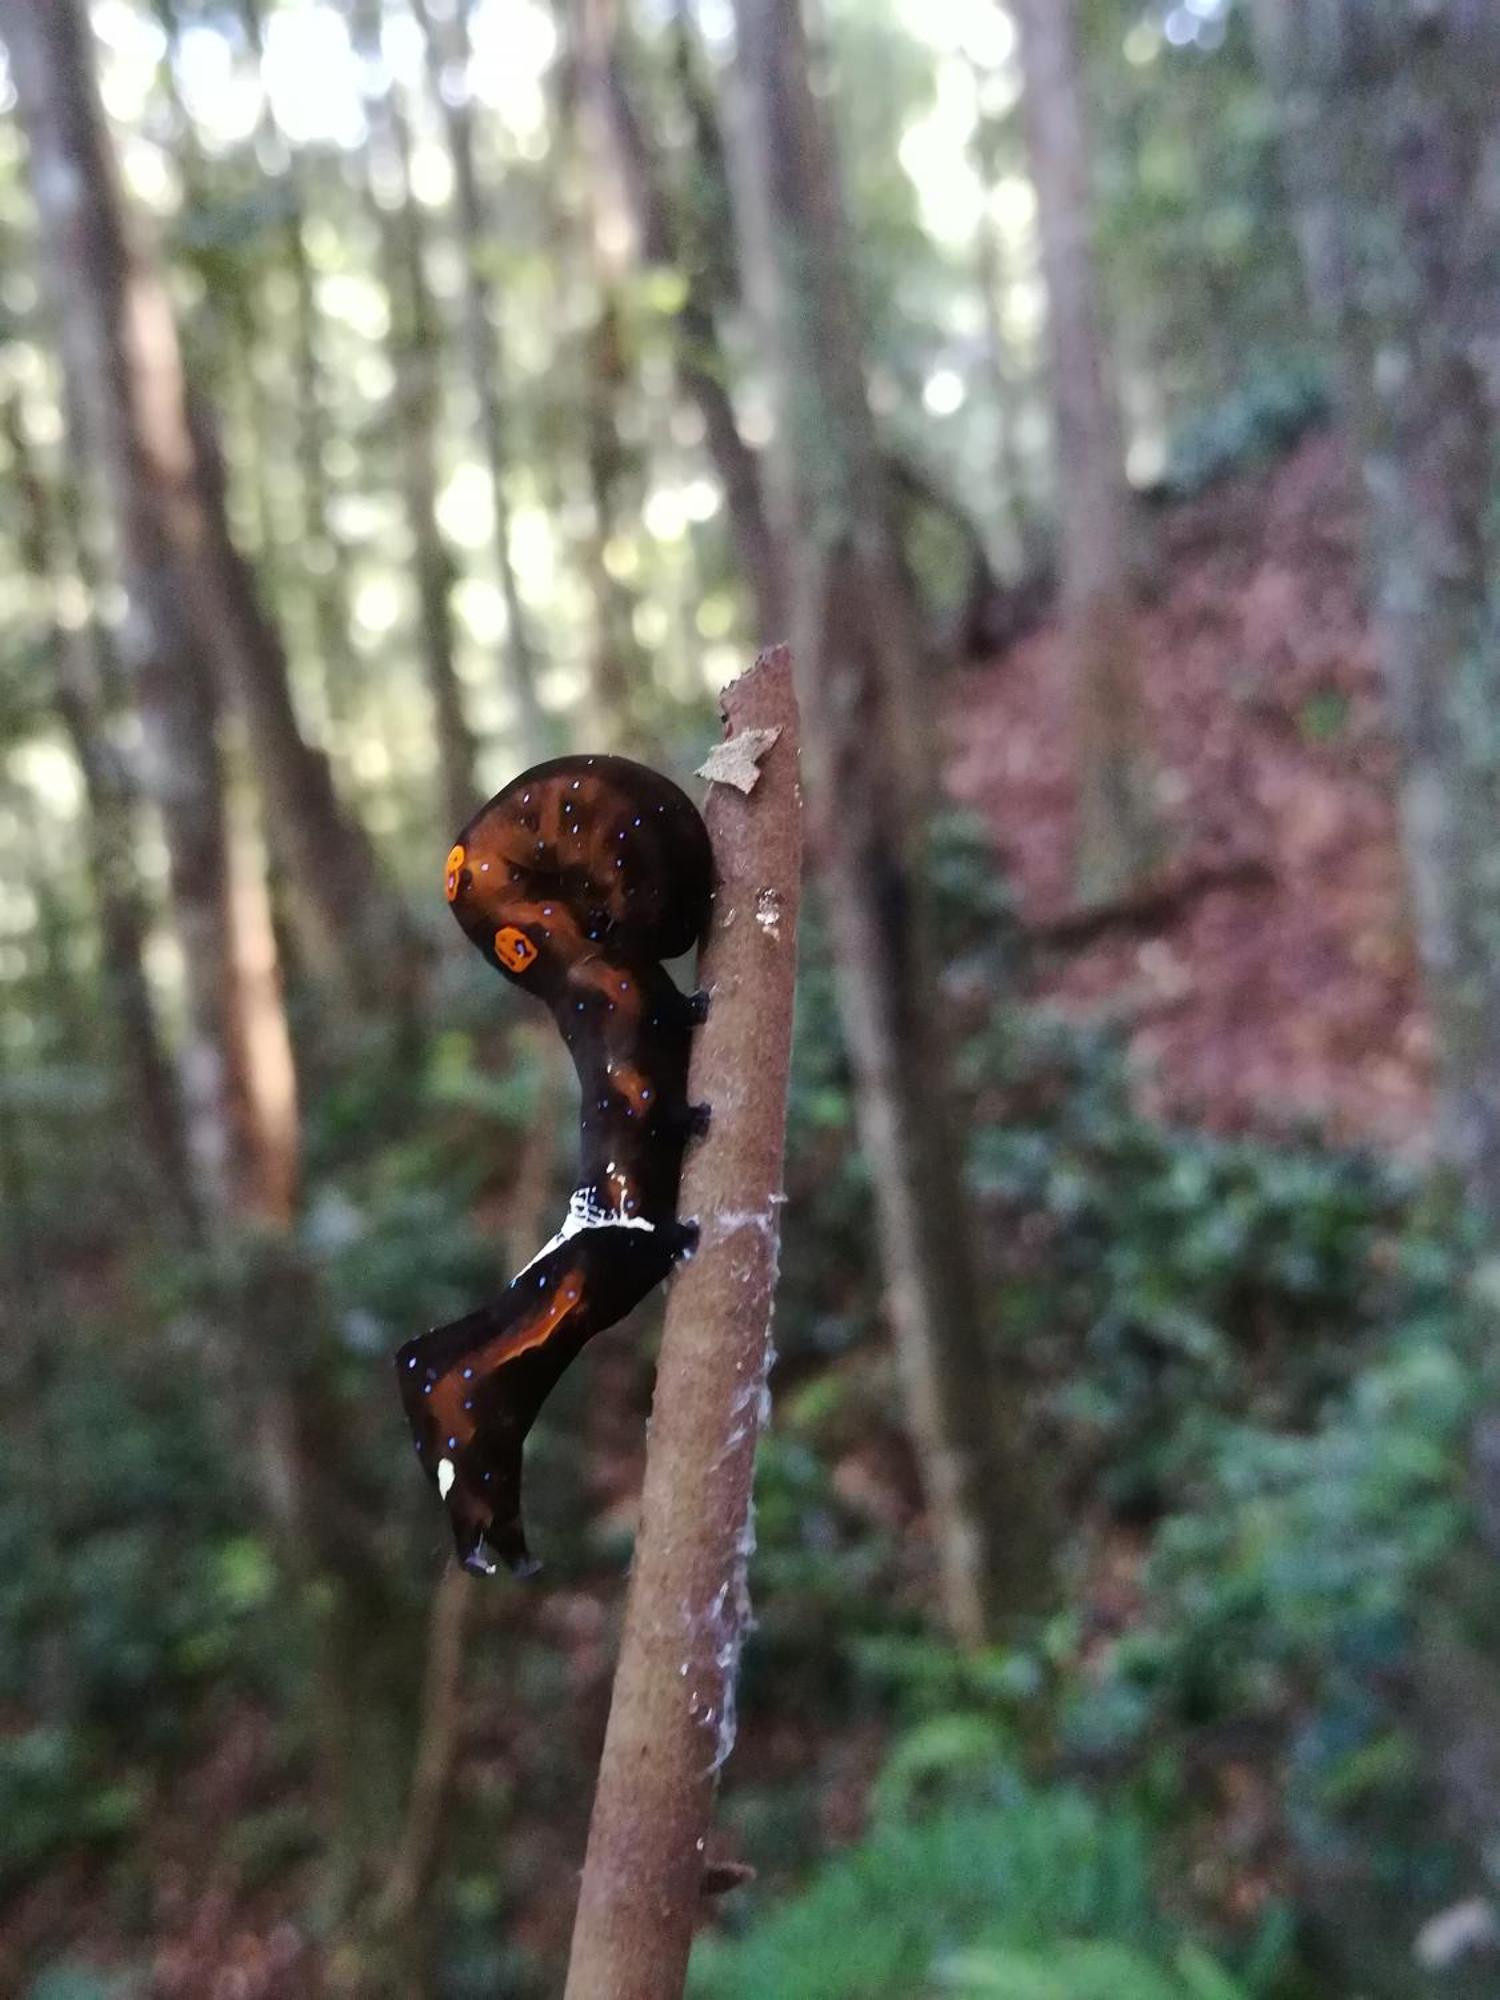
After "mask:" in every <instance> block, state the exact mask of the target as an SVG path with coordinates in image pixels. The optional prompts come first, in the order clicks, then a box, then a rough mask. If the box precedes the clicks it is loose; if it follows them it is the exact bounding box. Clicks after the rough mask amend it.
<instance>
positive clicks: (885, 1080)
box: [730, 0, 1045, 1644]
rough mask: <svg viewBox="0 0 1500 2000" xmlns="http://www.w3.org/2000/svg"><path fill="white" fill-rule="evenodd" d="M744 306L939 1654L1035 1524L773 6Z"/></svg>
mask: <svg viewBox="0 0 1500 2000" xmlns="http://www.w3.org/2000/svg"><path fill="white" fill-rule="evenodd" d="M735 16H736V23H737V28H738V64H737V72H736V83H737V96H738V104H737V113H738V115H737V117H736V119H735V122H734V125H733V127H732V128H731V139H732V145H731V152H730V161H731V166H732V169H733V172H734V177H735V193H736V197H737V206H738V216H737V221H738V224H739V229H740V233H741V241H742V246H743V268H744V273H745V290H746V294H747V296H748V297H749V299H750V300H751V301H752V303H753V305H754V307H755V309H756V311H757V313H758V316H759V318H760V321H761V325H762V327H763V328H764V329H765V333H766V341H765V344H766V349H767V352H768V354H769V355H770V357H771V361H772V367H773V374H774V387H775V390H776V394H777V403H778V423H777V437H778V440H779V449H778V451H777V453H776V456H775V460H774V469H775V471H776V472H777V474H778V487H779V493H778V499H779V503H780V527H781V532H782V536H783V547H784V548H785V550H786V551H787V562H788V566H789V569H790V571H791V578H792V590H793V593H794V606H795V609H794V623H793V633H794V648H795V651H796V656H797V663H798V669H799V676H800V679H799V688H800V692H801V698H802V710H803V729H804V744H805V761H806V770H807V779H808V795H809V808H810V814H811V846H812V852H813V855H814V859H815V864H816V865H817V867H818V868H819V871H820V873H821V876H822V882H823V889H824V901H825V903H826V906H827V910H828V915H829V921H830V924H831V926H832V930H833V941H834V951H835V960H836V973H837V982H838V991H839V1004H840V1011H841V1014H842V1018H843V1023H844V1033H845V1037H846V1040H847V1042H848V1046H849V1054H850V1059H851V1062H852V1065H853V1069H854V1076H855V1085H856V1109H857V1116H858V1122H859V1130H860V1137H861V1141H862V1145H863V1150H864V1153H865V1157H866V1161H867V1163H868V1168H869V1172H870V1176H871V1180H872V1183H873V1191H874V1199H875V1222H876V1227H877V1233H878V1237H879V1242H880V1247H881V1255H882V1258H883V1261H884V1270H885V1279H886V1292H887V1307H888V1311H889V1314H890V1319H891V1326H892V1331H893V1334H894V1336H895V1342H896V1349H897V1354H898V1357H899V1360H900V1364H901V1369H902V1375H903V1379H904V1382H905V1386H906V1395H907V1406H908V1414H909V1419H910V1424H911V1429H912V1435H913V1440H914V1443H915V1446H916V1450H917V1455H918V1459H919V1463H920V1467H921V1472H922V1477H923V1481H924V1485H925V1489H926V1494H927V1500H928V1506H929V1511H930V1517H931V1521H932V1527H933V1534H934V1538H935V1541H936V1544H937V1551H938V1558H939V1567H940V1574H941V1590H942V1603H943V1610H944V1614H945V1616H946V1619H947V1622H948V1625H949V1627H950V1629H951V1630H952V1631H953V1633H954V1635H955V1636H956V1637H957V1638H958V1639H960V1640H961V1641H963V1642H965V1643H970V1644H973V1643H977V1642H978V1641H979V1640H981V1639H982V1638H983V1637H984V1636H985V1635H986V1634H987V1633H991V1632H993V1631H994V1630H995V1629H996V1628H997V1627H998V1626H999V1624H1000V1623H1001V1622H1002V1620H1003V1619H1004V1618H1005V1617H1006V1616H1007V1615H1008V1614H1010V1613H1013V1612H1016V1611H1020V1610H1022V1609H1030V1608H1032V1607H1034V1606H1035V1604H1036V1603H1037V1601H1038V1598H1039V1596H1040V1594H1041V1591H1042V1588H1043V1579H1044V1571H1045V1560H1044V1543H1043V1539H1042V1535H1041V1532H1040V1512H1039V1509H1038V1507H1037V1504H1036V1500H1035V1496H1034V1495H1033V1493H1031V1492H1030V1491H1029V1490H1028V1485H1027V1481H1026V1480H1025V1478H1024V1477H1023V1473H1022V1467H1021V1463H1020V1459H1019V1455H1018V1451H1017V1442H1016V1438H1015V1435H1014V1432H1015V1423H1016V1412H1015V1410H1014V1408H1013V1407H1011V1408H1007V1407H1006V1406H1005V1405H1004V1403H1003V1400H1002V1399H1001V1397H1000V1396H999V1394H998V1391H997V1382H998V1373H999V1365H1000V1364H999V1357H998V1356H995V1355H992V1354H991V1353H990V1351H989V1349H988V1346H987V1343H986V1338H985V1332H984V1328H983V1324H982V1313H981V1309H980V1290H979V1283H978V1276H977V1266H976V1259H975V1250H974V1240H973V1226H972V1217H971V1212H970V1208H969V1204H968V1199H967V1195H966V1193H965V1190H964V1185H963V1156H964V1146H963V1138H962V1126H961V1123H960V1121H959V1120H958V1118H957V1116H956V1115H955V1108H954V1106H953V1104H952V1102H951V1098H950V1093H949V1088H948V1080H947V1079H948V1052H947V1048H946V1038H945V1036H944V1033H943V1030H942V1026H941V1023H942V1000H941V993H940V990H939V985H938V978H937V972H938V960H937V956H936V950H935V945H934V941H933V938H932V931H931V922H930V916H929V899H928V896H927V894H926V890H925V884H924V881H923V873H924V866H925V817H926V814H927V812H928V811H929V809H930V806H931V803H932V799H933V794H934V790H935V754H934V746H933V742H932V732H931V728H930V711H931V707H932V699H931V689H930V687H929V686H927V685H925V684H924V674H923V669H924V662H923V659H922V651H923V648H922V640H921V632H920V622H919V614H918V611H917V608H916V606H915V604H914V602H913V600H912V597H911V593H910V590H909V587H908V583H907V579H906V576H905V573H904V570H903V567H902V564H901V561H900V557H899V553H898V550H897V546H896V539H895V536H894V533H893V531H892V527H891V509H890V498H889V494H888V492H887V488H886V480H885V472H884V467H883V464H882V460H881V456H880V452H879V449H878V445H877V442H876V438H875V432H874V426H873V423H872V420H871V416H870V411H869V406H868V404H867V402H866V399H865V389H864V379H863V372H862V364H861V358H860V352H859V336H858V324H859V321H858V314H857V310H856V305H855V299H854V288H853V279H852V273H851V270H850V263H849V248H848V239H847V232H846V228H845V224H844V219H843V216H842V212H841V208H840V203H839V197H838V194H837V190H836V183H835V179H834V169H833V163H832V158H831V153H830V149H829V143H828V139H827V136H826V134H825V132H824V129H823V127H822V124H821V120H820V116H819V112H818V107H817V104H816V101H815V99H814V97H813V95H812V92H811V89H810V88H809V84H808V60H807V50H806V45H805V42H804V37H803V28H802V22H801V18H800V15H799V13H798V11H797V7H796V5H795V0H737V5H736V9H735Z"/></svg>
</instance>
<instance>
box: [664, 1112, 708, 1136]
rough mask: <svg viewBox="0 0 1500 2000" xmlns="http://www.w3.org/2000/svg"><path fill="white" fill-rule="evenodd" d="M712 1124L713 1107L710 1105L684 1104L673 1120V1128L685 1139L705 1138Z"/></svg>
mask: <svg viewBox="0 0 1500 2000" xmlns="http://www.w3.org/2000/svg"><path fill="white" fill-rule="evenodd" d="M712 1122H713V1107H712V1106H711V1105H708V1104H684V1105H683V1107H682V1109H681V1110H680V1111H678V1112H676V1113H675V1114H674V1115H673V1118H672V1125H673V1128H674V1129H675V1130H676V1131H678V1132H680V1133H681V1134H682V1136H683V1137H684V1138H685V1139H702V1138H704V1137H705V1136H706V1135H707V1132H708V1128H709V1126H710V1124H711V1123H712Z"/></svg>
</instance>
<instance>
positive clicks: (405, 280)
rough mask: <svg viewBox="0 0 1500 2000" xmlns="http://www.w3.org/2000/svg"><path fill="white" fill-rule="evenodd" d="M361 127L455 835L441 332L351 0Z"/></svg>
mask: <svg viewBox="0 0 1500 2000" xmlns="http://www.w3.org/2000/svg"><path fill="white" fill-rule="evenodd" d="M354 19H355V35H356V42H357V45H358V48H359V51H360V55H361V57H362V59H363V64H364V77H365V118H366V121H367V123H368V125H369V131H370V151H369V159H370V169H371V175H370V207H371V213H372V214H373V216H374V219H375V226H376V230H377V233H378V236H379V242H380V265H381V271H382V273H383V276H384V281H385V289H386V295H387V297H388V299H389V301H390V338H389V343H388V346H389V352H390V361H391V373H392V376H393V378H394V380H395V385H396V386H395V406H394V409H393V412H392V417H393V422H394V426H395V431H396V448H397V450H398V452H399V453H400V460H401V489H402V499H403V503H404V506H405V510H406V523H407V530H408V532H409V534H410V535H411V540H412V558H413V563H414V566H415V570H416V587H417V624H418V630H419V634H420V644H421V654H422V663H423V668H424V671H425V673H426V677H427V692H428V695H429V698H430V699H431V702H432V712H433V724H434V730H435V734H436V738H437V754H438V783H439V788H440V791H441V795H442V805H443V813H444V817H445V819H446V821H447V824H448V825H449V827H451V828H452V829H453V830H454V831H455V832H456V831H457V829H458V828H459V827H461V826H462V825H463V824H464V822H465V821H466V820H467V819H468V817H469V815H470V814H471V813H472V812H473V811H474V808H475V807H476V806H477V805H478V804H479V803H480V798H479V785H478V780H477V779H476V778H475V775H474V739H473V737H472V735H471V734H470V732H469V725H468V722H467V721H466V719H465V716H464V705H463V693H462V684H461V682H460V680H459V675H458V642H457V635H456V632H455V628H454V621H453V582H454V565H453V557H452V555H451V553H450V552H449V549H448V545H447V543H446V542H445V541H444V539H443V533H442V529H441V528H440V527H439V525H438V517H437V503H438V484H439V481H438V426H439V419H440V415H441V408H442V397H441V392H440V386H439V381H438V366H439V359H440V348H441V332H440V328H439V324H438V317H437V313H436V311H435V310H434V307H433V302H432V291H431V288H430V286H429V285H428V282H427V266H426V262H425V259H424V256H423V246H422V224H421V219H420V217H419V215H418V213H417V206H416V203H415V201H414V200H413V197H412V191H411V134H410V132H409V130H408V128H407V122H406V114H405V112H404V110H403V109H402V105H401V100H400V97H399V96H398V94H397V91H398V86H397V84H396V81H395V79H394V78H393V77H390V76H389V75H387V73H386V71H385V66H384V58H383V56H382V53H381V42H380V24H381V8H380V0H356V5H355V11H354Z"/></svg>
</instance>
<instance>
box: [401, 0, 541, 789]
mask: <svg viewBox="0 0 1500 2000" xmlns="http://www.w3.org/2000/svg"><path fill="white" fill-rule="evenodd" d="M411 5H412V11H413V13H414V14H415V15H416V17H417V20H418V22H419V23H420V25H421V29H422V34H423V38H424V44H425V48H426V55H427V70H428V76H429V78H430V80H431V83H432V93H433V96H434V97H435V98H436V100H437V103H438V107H439V110H440V111H441V113H442V118H443V129H444V131H445V133H446V135H447V140H448V157H449V159H450V161H451V162H452V166H453V195H454V206H455V210H456V214H457V223H458V248H459V255H460V260H461V263H462V267H463V287H464V348H465V356H466V359H467V362H468V369H469V380H470V386H471V388H472V391H473V395H474V403H475V408H476V410H477V412H478V416H479V434H480V438H481V440H482V442H483V445H484V456H485V463H486V466H487V467H488V470H489V475H490V487H491V491H492V495H493V506H494V515H495V570H496V574H497V576H498V578H499V582H500V595H501V598H502V600H503V602H504V604H505V619H506V628H507V630H506V650H507V655H508V663H509V675H508V678H509V682H510V688H509V692H510V695H511V698H512V700H513V702H514V704H515V711H516V732H515V733H516V739H517V745H518V754H519V757H520V759H521V760H522V761H524V762H527V763H532V762H535V761H537V760H538V759H539V758H541V757H543V756H545V754H546V752H547V748H548V744H549V742H550V740H551V735H552V731H551V726H550V724H549V723H548V720H547V717H546V715H545V713H544V712H543V710H542V706H541V702H540V700H539V698H538V695H537V687H536V683H537V672H538V662H537V657H536V649H535V647H534V645H533V644H532V640H531V634H530V626H529V621H528V618H527V613H526V607H525V605H524V604H523V602H522V599H521V587H520V584H519V582H518V581H517V578H516V567H515V563H514V561H513V560H512V557H511V552H510V501H509V497H508V489H509V485H510V453H509V450H508V448H507V441H506V429H507V426H506V419H505V410H504V406H503V404H502V401H501V397H500V391H499V389H498V388H497V386H496V381H497V377H498V375H499V373H500V362H499V357H498V354H497V346H498V336H497V332H496V329H497V327H498V326H499V313H498V311H497V299H496V289H495V286H494V284H493V282H492V281H491V279H490V277H489V275H488V264H489V261H490V244H491V239H492V238H493V236H494V225H493V223H492V222H491V221H490V219H489V217H488V216H487V215H486V213H485V200H484V196H483V194H482V192H481V190H480V184H479V173H478V169H477V167H476V165H475V160H474V119H473V110H472V102H471V96H470V90H469V65H470V61H471V56H470V50H469V20H468V17H469V11H470V7H471V5H472V0H454V4H453V7H452V12H451V14H450V16H449V18H448V20H447V21H446V22H442V21H439V20H437V19H436V18H435V17H434V15H433V11H432V8H431V7H430V5H429V4H428V0H411Z"/></svg>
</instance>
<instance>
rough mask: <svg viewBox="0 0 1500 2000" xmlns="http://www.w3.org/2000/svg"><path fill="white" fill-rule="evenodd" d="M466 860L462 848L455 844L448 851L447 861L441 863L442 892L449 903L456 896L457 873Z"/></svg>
mask: <svg viewBox="0 0 1500 2000" xmlns="http://www.w3.org/2000/svg"><path fill="white" fill-rule="evenodd" d="M467 860H468V856H467V854H465V852H464V850H463V848H462V846H460V845H459V844H457V843H455V844H454V845H453V846H452V847H450V848H449V849H448V859H447V860H446V861H445V862H444V863H443V892H444V894H445V895H446V896H447V898H448V901H449V902H450V903H451V902H452V901H453V899H454V897H455V896H456V895H457V894H458V871H459V869H460V868H462V867H463V865H464V863H465V861H467Z"/></svg>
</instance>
